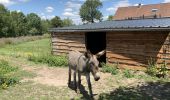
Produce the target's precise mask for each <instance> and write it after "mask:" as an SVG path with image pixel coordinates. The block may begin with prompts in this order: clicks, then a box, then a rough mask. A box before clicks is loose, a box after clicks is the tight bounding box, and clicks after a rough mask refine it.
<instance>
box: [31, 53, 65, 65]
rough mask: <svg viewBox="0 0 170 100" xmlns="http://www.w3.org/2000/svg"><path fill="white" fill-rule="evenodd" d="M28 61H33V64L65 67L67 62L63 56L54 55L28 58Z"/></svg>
mask: <svg viewBox="0 0 170 100" xmlns="http://www.w3.org/2000/svg"><path fill="white" fill-rule="evenodd" d="M28 60H29V61H33V62H35V63H44V64H48V65H49V66H56V67H58V66H67V65H68V61H67V58H66V57H65V56H54V55H41V56H34V55H33V56H29V57H28Z"/></svg>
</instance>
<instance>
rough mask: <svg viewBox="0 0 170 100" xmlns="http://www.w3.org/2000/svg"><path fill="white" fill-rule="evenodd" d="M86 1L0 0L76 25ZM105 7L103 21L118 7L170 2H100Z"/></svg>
mask: <svg viewBox="0 0 170 100" xmlns="http://www.w3.org/2000/svg"><path fill="white" fill-rule="evenodd" d="M85 1H86V0H0V3H1V4H4V5H5V6H6V8H8V9H9V10H11V11H18V12H20V11H22V12H23V13H24V14H29V13H36V14H38V15H39V16H40V17H41V18H42V19H51V18H54V17H55V16H59V17H60V18H61V19H64V18H70V19H72V20H73V21H74V23H75V24H81V23H82V22H81V19H80V16H79V9H80V7H81V5H82V4H83V3H84V2H85ZM100 1H101V2H102V3H103V6H102V7H101V8H100V11H101V12H102V14H103V19H104V20H106V19H107V17H108V16H109V15H114V14H115V12H116V10H117V8H118V7H124V6H134V5H137V4H139V3H141V4H144V5H146V4H157V3H167V2H170V0H100Z"/></svg>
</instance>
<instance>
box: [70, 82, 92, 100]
mask: <svg viewBox="0 0 170 100" xmlns="http://www.w3.org/2000/svg"><path fill="white" fill-rule="evenodd" d="M68 87H69V88H70V89H72V90H74V91H75V87H74V82H73V81H71V84H70V85H69V86H68ZM75 92H76V91H75ZM80 94H82V95H83V96H82V97H81V100H93V98H91V97H90V95H89V94H88V91H86V90H85V87H84V86H83V85H82V84H81V85H80ZM73 100H74V99H73Z"/></svg>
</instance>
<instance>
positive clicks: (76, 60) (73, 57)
mask: <svg viewBox="0 0 170 100" xmlns="http://www.w3.org/2000/svg"><path fill="white" fill-rule="evenodd" d="M68 58H69V59H68V64H69V67H71V69H73V70H78V67H83V66H84V63H83V62H84V60H83V59H84V58H85V57H84V55H83V54H82V53H80V52H78V51H71V52H69V55H68Z"/></svg>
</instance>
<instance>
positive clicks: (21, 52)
mask: <svg viewBox="0 0 170 100" xmlns="http://www.w3.org/2000/svg"><path fill="white" fill-rule="evenodd" d="M50 53H51V47H50V39H49V38H47V39H41V40H36V41H31V42H25V43H20V44H17V45H14V44H11V45H6V46H5V47H3V48H0V54H1V55H10V56H13V57H28V56H30V55H36V56H38V55H42V54H50Z"/></svg>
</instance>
